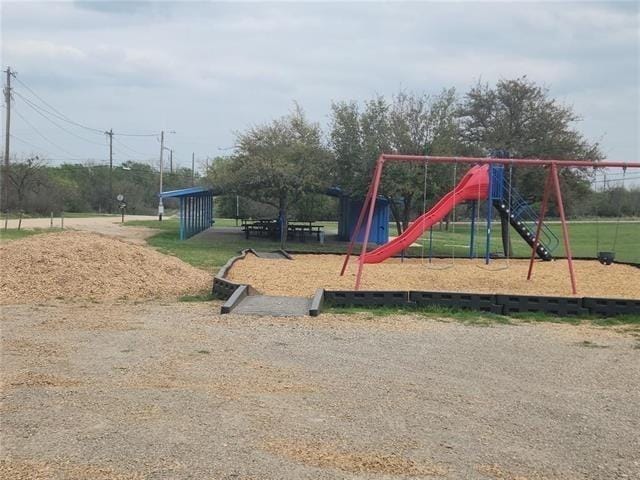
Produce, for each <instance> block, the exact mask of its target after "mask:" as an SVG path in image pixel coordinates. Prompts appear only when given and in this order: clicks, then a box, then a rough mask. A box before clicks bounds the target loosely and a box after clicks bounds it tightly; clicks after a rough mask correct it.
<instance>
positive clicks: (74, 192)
mask: <svg viewBox="0 0 640 480" xmlns="http://www.w3.org/2000/svg"><path fill="white" fill-rule="evenodd" d="M159 181H160V173H159V172H158V171H157V170H155V169H154V168H152V167H151V166H150V165H148V164H145V163H140V162H133V161H127V162H124V163H123V164H122V165H119V166H117V167H113V168H112V169H110V168H109V165H104V164H94V163H91V162H87V163H85V164H80V163H63V164H62V165H57V166H52V165H49V163H48V162H47V160H46V158H43V157H39V156H36V155H34V156H30V157H28V158H26V159H20V160H16V161H13V162H12V163H11V166H10V170H9V209H10V211H13V212H25V213H28V214H39V215H48V214H49V213H50V212H54V213H55V214H58V213H59V212H61V211H65V212H95V213H111V212H117V211H118V204H119V202H118V201H117V199H116V197H117V195H123V196H124V198H125V202H126V204H127V212H129V213H137V214H153V213H155V212H156V211H157V207H158V191H159ZM196 181H200V178H199V177H198V178H196ZM163 184H164V187H163V190H164V191H167V190H173V189H177V188H182V187H185V186H190V185H191V169H187V168H178V169H176V170H174V171H173V172H168V171H166V172H164V173H163ZM171 206H172V204H171V202H169V207H171Z"/></svg>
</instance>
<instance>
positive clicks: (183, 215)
mask: <svg viewBox="0 0 640 480" xmlns="http://www.w3.org/2000/svg"><path fill="white" fill-rule="evenodd" d="M213 195H214V193H213V190H212V189H210V188H205V187H191V188H182V189H180V190H171V191H168V192H162V193H161V194H160V197H161V198H163V199H164V198H178V199H180V240H186V239H187V238H189V237H192V236H194V235H195V234H196V233H200V232H202V231H203V230H206V229H207V228H209V227H210V226H211V224H212V223H213Z"/></svg>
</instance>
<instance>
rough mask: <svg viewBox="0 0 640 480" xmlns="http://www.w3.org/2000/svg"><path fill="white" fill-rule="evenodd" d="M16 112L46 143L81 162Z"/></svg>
mask: <svg viewBox="0 0 640 480" xmlns="http://www.w3.org/2000/svg"><path fill="white" fill-rule="evenodd" d="M14 112H15V113H16V115H18V116H19V117H20V118H21V119H22V120H23V121H24V123H26V124H27V125H29V126H30V127H31V128H32V129H33V131H34V132H36V133H37V134H38V135H39V136H40V137H41V138H42V139H43V140H44V141H45V142H47V143H50V144H51V145H53V146H54V147H56V148H57V149H58V150H60V151H61V152H64V153H66V154H67V155H71V157H73V158H74V159H76V160H79V157H75V156H74V155H73V153H71V152H69V151H68V150H66V149H64V148H63V147H61V146H60V145H58V144H57V143H55V142H53V141H51V140H49V139H48V138H47V137H45V136H44V135H43V134H42V133H41V132H40V130H38V129H37V128H36V127H34V126H33V124H32V123H31V122H29V120H27V119H26V118H24V116H23V115H22V114H21V113H20V112H19V111H18V110H15V109H14Z"/></svg>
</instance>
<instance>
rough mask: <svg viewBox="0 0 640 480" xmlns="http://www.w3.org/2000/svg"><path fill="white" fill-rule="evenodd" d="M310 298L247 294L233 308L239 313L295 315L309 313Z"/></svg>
mask: <svg viewBox="0 0 640 480" xmlns="http://www.w3.org/2000/svg"><path fill="white" fill-rule="evenodd" d="M310 306H311V300H310V299H309V298H303V297H274V296H268V295H247V296H246V297H244V298H243V299H242V300H240V302H239V303H238V304H237V305H236V306H235V307H234V308H233V313H235V314H239V315H265V316H272V317H297V316H304V315H309V308H310Z"/></svg>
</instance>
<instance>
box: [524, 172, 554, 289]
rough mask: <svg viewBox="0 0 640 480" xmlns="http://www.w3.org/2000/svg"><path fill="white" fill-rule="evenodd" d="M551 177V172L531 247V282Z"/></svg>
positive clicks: (546, 183) (548, 175) (529, 276)
mask: <svg viewBox="0 0 640 480" xmlns="http://www.w3.org/2000/svg"><path fill="white" fill-rule="evenodd" d="M551 175H552V172H551V170H549V173H548V174H547V178H546V179H545V181H544V191H543V193H542V205H540V215H539V216H538V225H537V226H536V236H535V238H534V239H533V246H532V247H531V259H530V260H529V272H528V273H527V280H531V274H532V273H533V261H534V260H535V258H536V249H537V248H538V245H540V230H541V229H542V222H543V220H544V216H545V215H546V213H547V203H548V201H549V190H550V189H551Z"/></svg>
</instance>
